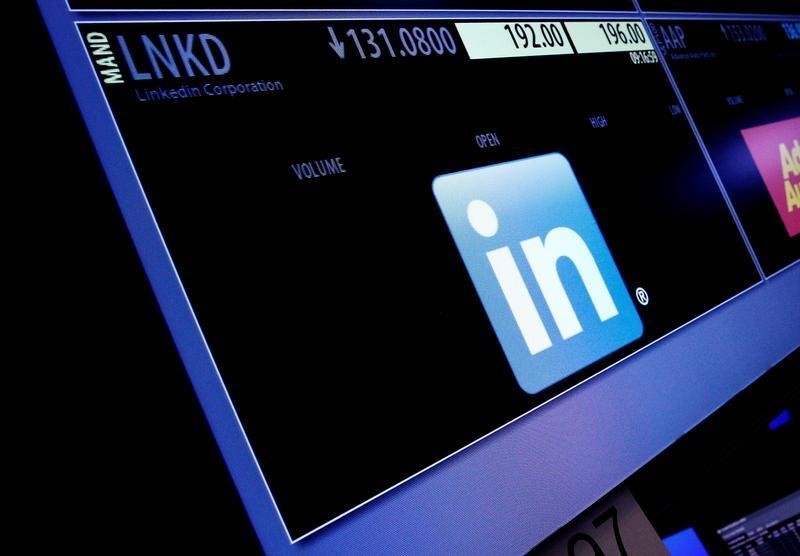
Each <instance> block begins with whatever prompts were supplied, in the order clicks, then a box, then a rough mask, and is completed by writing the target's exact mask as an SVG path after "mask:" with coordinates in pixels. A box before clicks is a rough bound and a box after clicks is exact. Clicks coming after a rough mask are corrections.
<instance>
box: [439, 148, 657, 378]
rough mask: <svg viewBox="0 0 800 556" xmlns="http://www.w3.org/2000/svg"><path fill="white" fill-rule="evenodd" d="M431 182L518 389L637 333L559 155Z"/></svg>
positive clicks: (558, 374)
mask: <svg viewBox="0 0 800 556" xmlns="http://www.w3.org/2000/svg"><path fill="white" fill-rule="evenodd" d="M433 191H434V194H435V196H436V199H437V201H438V203H439V207H440V208H441V210H442V213H443V214H444V217H445V220H446V221H447V224H448V226H449V228H450V232H451V233H452V235H453V239H454V240H455V242H456V245H457V246H458V249H459V252H460V253H461V256H462V258H463V259H464V262H465V264H466V266H467V270H468V271H469V274H470V277H471V278H472V282H473V283H474V285H475V288H476V289H477V291H478V294H479V296H480V298H481V301H482V303H483V306H484V308H485V309H486V312H487V314H488V316H489V319H490V321H491V323H492V326H493V328H494V330H495V333H496V334H497V337H498V339H499V340H500V343H501V345H502V347H503V350H504V351H505V354H506V357H507V358H508V361H509V363H510V365H511V368H512V370H513V372H514V375H515V376H516V378H517V381H518V382H519V384H520V386H521V387H522V388H523V389H524V390H525V391H526V392H528V393H531V394H533V393H536V392H539V391H541V390H543V389H544V388H546V387H548V386H550V385H552V384H554V383H556V382H558V381H559V380H561V379H563V378H565V377H567V376H569V375H571V374H572V373H574V372H576V371H578V370H580V369H582V368H583V367H585V366H586V365H589V364H590V363H593V362H594V361H597V360H598V359H600V358H601V357H603V356H605V355H608V354H609V353H611V352H612V351H614V350H616V349H619V348H620V347H622V346H625V345H627V344H629V343H630V342H632V341H634V340H636V339H637V338H639V337H640V336H641V335H642V323H641V320H640V319H639V315H638V314H637V312H636V309H635V307H634V305H633V302H632V301H631V298H630V295H629V294H628V291H627V288H626V287H625V284H624V283H623V281H622V277H621V276H620V274H619V271H618V270H617V267H616V264H614V260H613V258H612V257H611V253H610V252H609V250H608V246H607V245H606V243H605V241H604V239H603V236H602V234H601V232H600V229H599V228H598V226H597V222H596V221H595V219H594V216H593V215H592V212H591V210H590V209H589V205H588V203H587V202H586V199H585V197H584V196H583V192H582V191H581V188H580V185H579V184H578V180H577V179H576V178H575V174H574V173H573V171H572V168H571V167H570V165H569V162H568V161H567V159H566V158H564V156H562V155H561V154H557V153H554V154H549V155H545V156H538V157H532V158H527V159H523V160H517V161H514V162H507V163H504V164H496V165H492V166H486V167H483V168H477V169H474V170H467V171H464V172H457V173H453V174H447V175H444V176H439V177H438V178H436V179H435V180H434V182H433Z"/></svg>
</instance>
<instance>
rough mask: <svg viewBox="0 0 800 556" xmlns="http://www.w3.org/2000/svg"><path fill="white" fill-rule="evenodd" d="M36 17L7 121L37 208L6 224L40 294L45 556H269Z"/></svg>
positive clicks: (36, 518) (31, 419) (37, 487)
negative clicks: (124, 555)
mask: <svg viewBox="0 0 800 556" xmlns="http://www.w3.org/2000/svg"><path fill="white" fill-rule="evenodd" d="M25 5H26V7H27V9H26V10H25V18H24V19H23V20H22V21H23V24H24V25H25V27H26V28H25V32H27V33H28V36H29V37H30V40H26V41H25V42H26V45H27V46H26V50H30V49H32V50H33V52H30V51H29V54H27V55H26V59H27V60H30V61H35V63H32V64H29V65H27V66H26V67H25V68H23V76H24V77H23V80H20V81H19V82H18V84H20V83H23V82H24V83H25V85H24V96H23V97H22V98H17V99H15V102H13V104H12V105H11V106H7V107H6V109H7V110H8V112H7V118H8V119H10V120H16V117H17V116H20V124H21V125H20V129H19V130H15V132H14V133H13V136H12V140H13V141H14V143H15V144H16V145H17V147H15V149H14V151H12V153H10V158H11V163H12V165H19V166H21V167H20V168H18V169H19V170H20V171H21V172H23V175H25V176H26V178H27V179H25V180H23V181H22V182H18V183H16V184H14V181H15V180H8V181H7V182H6V184H7V185H9V186H13V187H12V188H13V189H14V190H15V191H21V193H22V202H21V204H19V205H16V204H14V203H9V204H7V205H6V209H7V210H8V211H9V212H12V213H14V214H13V215H12V219H14V220H17V219H18V224H17V226H16V231H15V233H14V234H13V235H12V236H11V243H12V244H14V245H15V246H16V247H18V248H20V252H21V255H22V258H21V259H20V260H21V261H22V262H21V264H19V265H11V266H10V270H11V271H12V274H13V275H14V277H15V278H19V279H20V282H21V285H22V288H23V291H25V292H28V291H29V292H30V293H26V294H24V295H23V294H20V296H19V297H18V298H17V299H15V300H13V301H16V302H19V303H20V304H21V305H22V307H21V308H22V309H23V311H21V313H20V314H21V315H22V316H21V317H20V322H19V323H17V324H18V326H19V327H20V328H21V329H22V337H26V338H31V339H33V340H34V341H33V342H31V344H30V345H25V346H23V349H24V350H25V352H26V357H25V359H24V361H25V363H22V364H20V366H21V367H23V368H22V369H19V376H21V377H22V379H23V380H22V382H23V387H22V388H23V390H22V391H21V392H22V393H23V396H22V402H23V403H22V404H20V405H21V412H22V414H21V416H20V419H21V421H22V423H23V425H22V428H21V436H22V437H23V441H24V442H23V444H22V445H23V446H24V448H23V449H22V450H20V451H19V452H16V453H19V454H22V455H21V456H20V457H19V461H18V463H20V464H21V467H22V472H23V475H22V477H23V480H22V481H21V484H17V485H16V486H17V487H20V486H22V488H23V497H22V499H23V500H24V503H25V505H29V506H30V518H31V522H33V523H37V524H38V529H37V531H38V532H37V535H36V536H34V537H32V538H29V539H28V541H29V543H30V546H38V545H40V544H42V543H50V542H52V543H53V544H55V545H57V546H60V547H62V548H63V547H76V548H79V549H80V551H81V552H82V553H104V554H105V553H114V552H116V551H117V550H119V549H124V550H126V551H130V552H134V553H136V552H139V553H151V552H154V551H155V552H167V551H169V552H171V551H180V552H181V553H188V554H191V553H225V554H242V553H245V554H250V553H258V552H259V551H260V548H259V545H258V543H257V540H256V537H255V534H254V533H253V530H252V528H251V526H250V523H249V521H248V519H247V516H246V514H245V511H244V508H243V506H242V504H241V502H240V500H239V497H238V494H237V492H236V490H235V488H234V486H233V483H232V481H231V479H230V476H229V474H228V471H227V468H226V467H225V465H224V462H223V460H222V456H221V454H220V452H219V450H218V449H217V446H216V444H215V442H214V440H213V438H212V436H211V432H210V429H209V428H208V425H207V423H206V421H205V418H204V416H203V414H202V411H201V409H200V406H199V404H198V402H197V399H196V397H195V394H194V392H193V390H192V388H191V385H190V383H189V380H188V378H187V377H186V375H185V371H184V369H183V366H182V364H181V362H180V359H179V358H178V355H177V352H176V350H175V347H174V345H173V343H172V339H171V337H170V335H169V333H168V331H167V328H166V325H165V323H164V321H163V319H162V317H161V314H160V312H159V310H158V307H157V305H156V302H155V298H154V297H153V294H152V293H151V291H150V287H149V284H148V282H147V280H146V278H145V275H144V271H143V269H142V267H141V265H140V263H139V260H138V257H137V256H136V253H135V251H134V248H133V244H132V242H131V240H130V238H129V236H128V234H127V231H126V229H125V225H124V222H123V220H122V217H121V215H120V213H119V210H118V209H117V206H116V203H115V201H114V199H113V196H112V194H111V190H110V188H109V187H108V184H107V182H106V180H105V176H104V174H103V171H102V169H101V168H100V165H99V162H98V159H97V157H96V155H95V153H94V148H93V146H92V144H91V141H90V139H89V137H88V133H87V131H86V129H85V127H84V124H83V121H82V119H81V117H80V114H79V112H78V109H77V106H76V105H75V103H74V101H73V98H72V93H71V91H70V90H69V87H68V85H67V82H66V79H65V77H64V74H63V72H62V70H61V67H60V65H59V62H58V60H57V58H56V55H55V51H54V49H53V46H52V43H51V41H50V38H49V36H48V34H47V32H46V30H45V28H44V23H43V21H42V20H41V16H40V15H39V13H38V9H37V8H36V7H35V6H34V5H33V3H32V2H31V3H26V4H25ZM21 89H22V88H21V87H20V88H18V89H17V90H21ZM13 129H14V128H13V127H12V130H13ZM18 138H21V139H22V145H21V148H19V147H20V145H19V143H17V140H18ZM17 149H19V150H17ZM14 152H16V153H17V154H14ZM28 153H35V156H36V160H35V162H34V163H32V164H29V163H27V162H24V161H23V158H25V157H26V156H27V154H28ZM15 216H16V217H17V218H14V217H15ZM12 297H16V296H15V295H13V294H12ZM17 347H20V346H17ZM8 370H9V371H13V367H12V368H11V369H8ZM14 374H15V375H16V372H15V373H14ZM6 395H12V394H11V391H9V390H6ZM14 397H16V396H15V395H14ZM16 401H20V400H16ZM26 471H27V473H26ZM78 508H80V509H78ZM84 508H88V509H84Z"/></svg>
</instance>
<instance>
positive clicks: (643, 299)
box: [636, 288, 650, 305]
mask: <svg viewBox="0 0 800 556" xmlns="http://www.w3.org/2000/svg"><path fill="white" fill-rule="evenodd" d="M636 300H637V301H638V302H639V303H641V304H642V305H647V304H648V303H650V296H649V295H647V290H645V289H644V288H636Z"/></svg>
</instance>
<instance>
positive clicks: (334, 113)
mask: <svg viewBox="0 0 800 556" xmlns="http://www.w3.org/2000/svg"><path fill="white" fill-rule="evenodd" d="M382 25H383V24H382ZM391 25H393V24H391V23H387V24H386V26H387V28H388V27H390V26H391ZM87 27H88V26H87ZM201 27H202V29H200V28H201ZM339 27H340V28H342V29H343V28H345V27H346V25H339ZM92 28H94V27H92ZM121 28H122V27H117V28H113V27H112V26H109V25H106V26H98V27H96V29H102V30H103V31H104V32H107V33H108V34H113V33H114V32H116V31H117V30H118V29H121ZM132 29H133V27H130V26H129V27H126V28H125V31H124V32H125V33H126V34H127V35H130V36H134V37H135V35H134V34H133V33H132V32H131V31H132ZM136 29H144V30H145V31H146V32H148V33H158V32H170V33H171V32H176V30H186V31H187V32H213V33H215V34H216V35H217V36H219V37H220V38H221V39H222V40H223V41H224V42H225V44H226V46H227V47H228V49H229V51H230V54H231V59H232V63H233V64H235V65H234V69H233V70H232V72H231V74H229V75H227V76H225V79H224V80H223V82H228V81H235V80H237V79H240V80H249V79H280V80H282V81H284V82H285V84H286V87H287V88H286V91H284V92H281V93H273V94H271V95H266V96H252V97H246V96H240V97H236V98H234V99H230V98H213V99H212V98H200V99H191V100H186V101H182V102H176V103H139V102H137V101H136V100H135V97H134V96H133V95H132V94H131V92H130V90H126V89H125V88H117V89H114V88H112V87H109V88H107V91H108V94H109V98H110V101H111V104H112V108H113V109H114V111H115V114H116V116H117V120H118V123H119V125H120V128H121V130H122V134H123V137H124V138H125V139H126V144H127V146H128V148H129V150H130V152H131V156H132V159H133V161H134V165H135V167H136V168H137V171H138V173H139V176H140V178H141V180H142V183H143V186H144V188H145V191H146V193H147V194H148V197H149V199H150V202H151V204H152V206H153V208H154V211H155V215H156V218H157V220H158V222H159V225H160V227H161V229H162V231H163V233H164V235H165V239H166V242H167V245H168V246H169V248H170V250H171V253H172V255H173V258H174V260H175V263H176V266H177V268H178V271H179V273H180V275H181V278H182V281H183V283H184V285H185V286H186V288H187V291H188V294H189V297H190V299H191V301H192V303H193V306H194V308H195V311H196V313H197V315H198V318H199V321H200V323H201V326H202V327H203V330H204V332H205V335H206V338H207V339H208V341H209V344H210V347H211V350H212V353H213V354H214V357H215V360H216V362H217V364H218V366H219V368H220V371H221V373H222V376H223V378H224V380H225V383H226V385H227V387H228V389H229V392H230V393H231V397H232V399H233V401H234V405H235V406H236V408H237V411H238V413H239V416H240V418H241V420H242V422H243V424H244V427H245V430H246V432H247V434H248V436H249V438H250V440H251V443H252V445H253V447H254V450H255V452H256V454H257V456H258V458H259V461H260V463H261V465H262V468H263V469H264V472H265V475H266V477H267V481H268V483H269V485H270V488H271V490H272V492H273V495H274V496H275V498H276V500H277V503H278V507H279V509H280V511H281V514H282V517H283V518H284V520H285V522H286V524H287V526H288V528H289V530H290V532H291V533H292V534H293V536H297V535H300V534H302V533H305V532H307V531H309V530H311V529H313V528H314V527H316V526H319V525H321V524H322V523H324V522H325V521H327V520H329V519H332V518H334V517H336V516H337V515H339V514H340V513H341V512H343V511H346V510H348V509H350V508H352V507H353V506H355V505H356V504H358V503H359V502H361V501H363V500H365V499H367V498H369V497H371V496H374V495H375V494H378V493H379V492H380V491H382V490H384V489H386V488H388V487H391V486H392V485H394V484H395V483H397V482H398V481H401V480H402V479H404V478H406V477H408V476H409V475H411V474H413V473H414V472H416V471H419V470H420V469H422V468H424V467H426V466H427V465H430V464H432V463H434V462H435V461H437V460H438V459H440V458H442V457H445V456H447V455H449V454H451V453H452V452H453V451H455V450H458V449H459V448H461V447H463V446H465V445H466V444H468V443H469V442H471V441H473V440H475V439H477V438H478V437H480V436H482V435H483V434H486V433H488V432H490V431H492V430H493V429H495V428H497V427H499V426H501V425H503V424H505V423H507V422H508V421H509V420H511V419H513V418H514V417H517V416H519V415H520V414H522V413H524V412H525V411H527V410H528V409H530V408H532V407H535V406H536V405H538V404H539V403H541V402H543V401H545V400H546V399H548V398H549V397H552V396H553V395H554V394H556V393H558V392H559V391H563V390H564V389H565V388H567V387H569V386H570V385H573V384H576V383H577V382H578V381H580V380H582V379H584V378H586V377H587V376H590V375H591V374H592V373H594V372H597V371H598V370H601V369H603V368H604V367H606V366H607V365H609V364H610V363H612V362H613V361H615V360H617V359H619V357H620V356H621V355H623V354H625V353H630V352H632V351H633V350H635V349H636V348H639V347H641V346H643V345H645V344H646V343H648V342H650V341H652V340H654V339H656V338H658V337H660V336H661V335H663V334H665V333H667V332H669V331H670V330H672V329H674V328H675V327H677V326H679V325H681V324H683V323H685V322H687V321H688V320H690V319H691V318H693V317H695V316H698V315H699V314H701V313H703V312H705V311H706V310H708V309H711V308H712V307H714V306H715V305H717V304H719V303H721V302H722V301H724V300H726V299H728V298H729V297H731V296H732V295H734V294H736V293H738V292H740V291H742V290H743V289H745V288H746V287H748V286H750V285H752V284H754V283H755V282H756V281H757V279H758V276H757V274H756V272H755V268H754V266H753V265H752V262H751V260H750V258H749V256H748V254H747V252H746V250H745V249H744V245H743V243H742V241H741V239H740V237H739V235H738V232H737V231H736V229H735V226H734V224H733V221H732V219H731V217H730V215H729V213H728V211H727V208H726V206H725V204H724V202H723V200H722V197H721V195H720V193H719V191H718V188H717V186H716V184H715V183H714V181H713V179H712V176H711V174H710V172H709V170H708V168H707V166H706V164H705V162H704V160H703V158H702V155H701V153H700V151H699V149H698V147H697V143H696V140H695V139H694V137H693V136H692V134H691V131H690V129H689V127H688V125H687V123H686V121H685V119H684V118H683V117H682V116H673V115H671V114H670V112H669V106H670V105H674V104H676V103H677V101H676V99H675V97H674V94H673V92H672V90H671V89H670V88H669V85H668V83H667V80H666V78H665V76H664V73H663V70H662V69H661V68H660V67H659V66H658V65H650V66H644V65H643V66H634V65H633V64H632V63H631V62H630V60H629V57H628V55H627V54H626V53H621V54H611V55H584V56H571V57H551V58H539V59H534V60H531V59H523V60H501V61H465V60H464V59H463V58H461V57H453V58H450V59H447V58H438V59H433V58H430V59H426V60H423V59H416V60H413V61H412V60H410V59H407V60H400V59H397V60H386V61H382V62H371V63H370V62H361V61H360V60H355V61H353V60H352V58H351V60H348V61H347V62H344V63H341V62H339V61H338V60H337V58H336V57H335V56H334V55H333V54H332V52H330V50H329V49H328V46H327V41H328V40H329V39H328V36H327V30H326V25H325V24H314V23H308V24H303V23H286V24H277V23H262V24H257V23H238V24H227V25H226V24H207V23H206V24H191V25H184V26H181V25H180V24H171V25H169V26H163V27H159V26H158V25H150V26H137V27H136ZM453 34H454V35H455V32H453ZM127 35H126V36H127ZM287 45H291V50H292V56H290V57H286V56H285V55H284V54H283V53H284V52H285V50H286V49H287ZM164 84H165V85H166V84H169V83H168V82H165V83H164ZM144 85H149V83H144V84H138V86H139V87H142V86H144ZM175 85H176V84H175V83H173V84H172V86H175ZM126 87H128V86H127V85H126ZM462 106H468V107H470V110H469V111H467V112H465V111H464V109H463V108H462ZM596 114H604V115H606V116H607V118H608V119H609V122H610V126H609V128H607V129H598V130H593V129H592V128H591V126H590V124H589V116H592V115H596ZM485 131H497V132H498V133H499V135H500V137H501V138H502V142H503V146H502V147H501V148H500V149H497V150H495V151H493V152H483V151H480V150H479V149H478V148H477V147H476V146H475V143H474V135H475V134H476V133H481V132H485ZM555 151H559V152H562V153H563V154H564V155H565V156H566V157H567V158H568V160H570V162H571V164H572V166H573V168H574V170H575V172H576V175H577V177H578V180H579V182H580V183H581V184H582V187H583V190H584V193H585V194H586V196H587V199H588V200H589V203H590V205H591V206H592V208H593V212H594V214H595V217H596V218H597V220H598V222H599V224H600V227H601V229H602V230H603V233H604V236H605V238H606V241H607V243H608V244H609V246H610V248H611V251H612V253H613V254H614V257H615V260H616V262H617V264H618V266H619V268H620V271H621V273H622V276H623V278H624V279H625V281H626V284H627V285H628V287H629V289H630V290H633V289H634V288H635V287H637V286H640V285H641V286H643V287H645V288H646V289H647V291H648V292H649V294H650V298H651V303H650V304H649V305H648V306H647V307H640V308H639V312H640V315H641V317H642V320H643V322H644V327H645V335H644V337H643V338H642V339H641V340H639V341H637V342H635V343H634V344H632V345H630V346H628V347H627V348H624V349H623V350H621V351H620V353H615V354H611V355H610V356H608V357H606V358H604V359H603V360H601V361H599V362H597V363H596V364H594V365H592V366H590V367H589V368H588V369H586V370H584V371H582V372H579V373H577V374H575V375H573V376H572V377H570V378H569V379H567V380H566V381H563V382H562V383H560V384H558V385H556V386H554V387H552V388H550V389H548V390H547V391H545V392H543V393H542V394H540V395H536V396H529V395H527V394H525V393H524V392H523V391H522V390H521V389H520V388H519V387H518V386H517V384H516V381H515V379H514V378H513V375H512V373H511V372H510V369H509V368H508V366H507V364H506V362H505V358H504V356H503V353H502V351H501V350H500V348H499V345H498V342H497V340H496V338H495V336H494V333H493V331H492V329H491V326H490V325H489V323H488V320H487V319H486V317H485V314H484V312H483V309H482V307H481V305H480V302H479V301H478V299H477V296H476V294H475V293H474V290H473V288H472V285H471V284H470V281H469V278H468V276H467V275H466V272H465V269H464V267H463V264H462V263H461V261H460V258H459V255H458V253H457V251H456V249H455V247H454V245H453V242H452V240H451V238H450V236H449V233H448V231H447V229H446V227H445V224H444V221H443V218H442V217H441V215H440V213H439V209H438V207H437V206H436V203H435V200H434V199H433V195H432V192H431V181H432V179H433V178H434V177H435V176H437V175H439V174H442V173H446V172H450V171H455V170H461V169H465V168H472V167H479V166H483V165H486V164H490V163H494V162H500V161H507V160H516V159H519V158H524V157H527V156H531V155H536V154H545V153H548V152H555ZM328 156H342V159H343V160H344V163H345V166H346V167H347V168H348V171H349V173H348V174H347V175H346V176H336V177H332V178H326V179H323V180H319V181H317V182H300V183H297V182H295V181H294V179H293V177H292V174H291V170H290V168H289V164H290V163H292V162H299V161H302V160H310V159H317V158H324V157H328ZM378 245H379V246H380V247H379V248H377V246H378ZM352 269H357V270H358V271H357V272H354V271H353V270H352ZM563 271H564V272H570V271H571V270H570V269H564V270H563ZM395 315H396V316H395ZM353 321H355V323H356V324H355V325H353V324H351V322H353ZM409 322H411V323H413V324H412V325H411V326H409V324H408V323H409ZM286 361H290V362H291V363H290V364H288V365H287V364H286V363H285V362H286Z"/></svg>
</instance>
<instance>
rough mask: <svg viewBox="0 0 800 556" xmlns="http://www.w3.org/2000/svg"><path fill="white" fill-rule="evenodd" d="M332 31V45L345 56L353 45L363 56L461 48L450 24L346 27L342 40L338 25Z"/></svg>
mask: <svg viewBox="0 0 800 556" xmlns="http://www.w3.org/2000/svg"><path fill="white" fill-rule="evenodd" d="M328 34H329V35H330V41H329V42H328V45H329V46H330V47H331V49H332V50H333V51H334V53H335V54H336V55H337V56H338V57H339V58H341V59H342V60H344V59H345V58H347V53H348V51H352V49H355V52H356V53H357V54H358V57H359V58H360V59H362V60H366V59H370V58H371V59H380V58H404V57H407V56H408V57H415V56H447V55H452V54H456V53H457V52H458V45H457V44H456V41H455V39H454V38H453V34H452V33H451V32H450V30H449V29H448V28H447V27H417V26H414V27H398V28H396V29H393V30H391V31H387V30H386V29H385V28H384V27H380V28H378V29H369V28H366V27H362V28H360V29H353V28H351V29H346V30H345V31H344V33H343V37H344V40H339V37H338V35H337V34H336V31H335V30H334V28H333V27H328Z"/></svg>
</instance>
